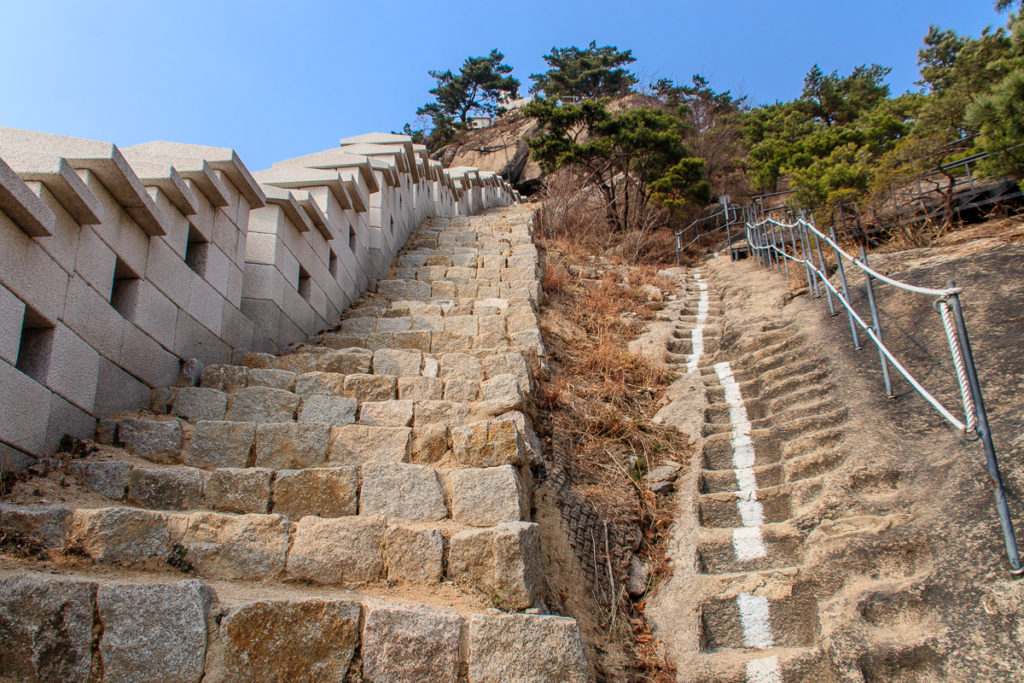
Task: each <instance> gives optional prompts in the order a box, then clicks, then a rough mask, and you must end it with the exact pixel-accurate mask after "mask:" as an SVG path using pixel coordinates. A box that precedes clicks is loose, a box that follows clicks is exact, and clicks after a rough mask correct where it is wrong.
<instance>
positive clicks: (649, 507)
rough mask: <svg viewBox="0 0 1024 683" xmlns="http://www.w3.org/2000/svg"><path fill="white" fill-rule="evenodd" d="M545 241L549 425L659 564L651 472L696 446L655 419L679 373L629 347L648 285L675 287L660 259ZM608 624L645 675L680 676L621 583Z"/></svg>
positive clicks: (661, 517)
mask: <svg viewBox="0 0 1024 683" xmlns="http://www.w3.org/2000/svg"><path fill="white" fill-rule="evenodd" d="M541 246H542V247H543V248H545V249H546V252H547V268H546V272H545V276H544V280H543V284H544V289H545V292H546V294H547V297H548V303H547V304H546V305H545V307H544V309H543V310H542V313H541V331H542V334H543V336H544V342H545V345H546V346H547V349H548V351H549V355H550V357H549V359H548V364H547V369H546V370H544V371H541V372H539V373H538V380H539V383H538V384H539V386H538V389H537V392H536V403H537V406H538V407H539V409H540V410H541V413H542V415H541V424H542V432H544V433H547V434H550V433H551V432H552V431H558V432H559V433H560V434H561V435H563V436H564V437H566V441H567V442H568V443H569V444H571V453H570V457H569V463H568V464H569V473H570V477H571V479H572V481H573V484H574V487H575V488H576V490H577V492H578V493H580V494H582V495H584V496H586V498H587V500H588V501H589V502H590V503H591V504H593V506H594V508H595V510H597V511H598V512H599V514H600V516H601V517H602V518H603V519H605V520H607V521H608V523H609V525H612V526H614V527H616V528H617V529H618V530H619V531H621V533H616V537H617V538H619V539H623V538H630V537H631V536H635V535H636V534H637V533H639V535H640V537H641V541H640V548H639V550H638V551H637V552H638V554H640V555H643V556H646V557H648V558H651V564H652V565H653V566H657V565H658V564H659V563H660V559H659V558H661V557H662V555H663V551H662V549H661V548H660V546H659V543H660V541H661V540H663V538H664V537H667V528H668V522H669V515H668V511H667V509H662V507H659V503H658V499H657V498H656V496H655V495H654V494H653V493H651V492H650V491H649V490H648V489H647V487H646V483H645V480H644V475H645V474H646V473H647V471H648V470H649V469H650V468H653V467H656V466H658V465H659V464H663V463H664V462H665V461H666V460H667V458H668V457H670V456H671V457H672V458H674V459H677V460H681V459H685V457H686V456H687V455H688V453H689V444H688V443H685V439H684V438H683V437H682V436H681V435H680V434H679V433H678V432H676V431H675V430H673V429H669V428H663V427H658V426H654V425H651V423H650V420H651V417H653V415H654V413H655V412H656V411H657V409H658V407H659V406H658V399H659V398H660V395H661V392H662V391H663V389H664V388H665V387H666V386H667V385H668V384H669V383H670V382H671V381H672V380H673V379H674V377H673V376H672V375H671V374H670V373H669V372H668V371H667V370H666V368H664V367H662V366H658V365H654V364H652V363H651V362H650V361H648V360H647V359H645V358H643V357H641V356H638V355H636V354H632V353H630V352H629V351H628V350H627V345H628V342H629V341H630V340H632V339H634V338H636V337H637V336H638V335H639V334H640V333H641V332H642V331H643V329H644V325H643V321H644V320H647V319H650V318H652V317H653V316H654V308H655V307H657V306H658V305H659V304H652V303H651V302H648V301H647V297H646V294H645V292H644V289H643V288H644V286H645V285H654V286H656V287H658V288H659V289H665V290H671V289H672V288H673V287H674V285H673V284H672V283H671V281H669V280H667V279H665V278H661V277H659V276H658V275H657V268H656V267H654V266H629V265H625V264H623V263H622V262H621V260H620V259H617V258H614V257H612V258H595V257H594V256H593V255H592V254H589V253H588V251H587V248H586V246H585V245H584V244H582V243H581V242H580V241H577V240H572V239H568V238H565V237H562V238H560V239H554V240H542V241H541ZM616 614H618V615H619V616H618V618H617V619H616V617H615V615H616ZM623 615H624V616H623ZM604 627H605V628H606V629H607V630H608V633H607V635H608V638H609V639H614V640H617V641H619V642H624V643H627V644H628V645H629V649H630V651H631V652H632V657H633V660H634V667H635V669H636V671H637V672H638V675H639V677H640V678H639V680H657V681H660V680H673V677H672V675H671V674H670V673H669V668H668V665H667V663H666V662H665V661H664V659H663V658H662V656H661V655H660V654H659V653H658V651H657V648H656V645H655V643H654V642H653V639H652V638H651V636H650V631H649V629H648V627H647V625H646V622H645V621H644V619H643V601H642V600H640V601H638V602H633V601H631V600H630V599H629V598H628V597H627V596H626V595H625V591H624V590H620V593H619V599H618V601H616V604H615V606H614V607H613V609H612V614H611V615H610V618H609V619H608V620H607V623H605V624H604Z"/></svg>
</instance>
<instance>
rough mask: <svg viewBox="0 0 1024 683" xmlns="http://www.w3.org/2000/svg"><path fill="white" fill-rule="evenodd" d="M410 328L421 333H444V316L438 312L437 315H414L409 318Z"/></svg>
mask: <svg viewBox="0 0 1024 683" xmlns="http://www.w3.org/2000/svg"><path fill="white" fill-rule="evenodd" d="M411 320H412V328H413V329H414V330H417V331H422V332H443V331H444V316H443V315H442V314H441V313H440V311H438V312H437V313H428V312H423V313H418V314H416V313H414V314H413V315H412V316H411Z"/></svg>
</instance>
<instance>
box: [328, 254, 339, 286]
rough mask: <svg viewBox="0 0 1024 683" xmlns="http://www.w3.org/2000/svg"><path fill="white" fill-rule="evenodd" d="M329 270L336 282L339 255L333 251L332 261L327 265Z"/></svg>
mask: <svg viewBox="0 0 1024 683" xmlns="http://www.w3.org/2000/svg"><path fill="white" fill-rule="evenodd" d="M327 270H329V271H330V272H331V277H333V278H334V279H335V280H337V279H338V255H337V254H335V253H334V250H333V249H331V259H330V261H329V262H328V263H327Z"/></svg>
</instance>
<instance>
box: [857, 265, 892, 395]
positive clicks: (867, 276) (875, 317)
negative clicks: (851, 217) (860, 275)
mask: <svg viewBox="0 0 1024 683" xmlns="http://www.w3.org/2000/svg"><path fill="white" fill-rule="evenodd" d="M860 260H861V261H863V262H864V265H868V252H867V251H866V250H865V249H864V246H863V245H862V246H861V248H860ZM864 287H865V289H866V290H867V294H868V306H870V307H871V327H872V329H874V331H875V337H876V338H877V339H878V343H879V344H881V343H882V317H881V316H880V315H879V314H878V306H877V304H876V303H875V289H874V287H873V286H872V285H871V273H868V272H865V273H864ZM878 359H879V360H880V361H881V362H882V380H883V381H884V382H885V397H886V398H895V395H894V394H893V393H892V379H891V378H890V377H889V363H888V361H886V360H885V354H884V353H882V349H878Z"/></svg>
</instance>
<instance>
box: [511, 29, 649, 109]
mask: <svg viewBox="0 0 1024 683" xmlns="http://www.w3.org/2000/svg"><path fill="white" fill-rule="evenodd" d="M543 59H544V61H545V62H547V65H548V66H550V67H551V68H550V69H548V70H547V71H545V72H544V73H542V74H533V75H532V76H530V80H531V81H533V82H534V83H533V85H532V86H531V87H530V92H531V93H534V94H539V93H543V94H544V96H545V97H546V98H547V99H549V100H552V101H554V100H567V99H569V98H577V99H591V100H592V99H597V98H600V97H615V96H617V95H624V94H626V93H628V92H629V90H630V88H631V87H632V86H633V85H634V84H635V83H636V82H637V81H636V77H635V76H634V75H633V74H632V73H630V72H629V71H628V70H626V69H624V68H623V67H624V66H625V65H627V64H632V63H633V62H635V61H636V60H635V59H634V58H633V51H632V50H625V51H619V49H618V48H617V47H615V46H613V45H605V46H603V47H598V46H597V43H595V42H594V41H590V45H588V46H587V47H586V48H585V49H583V50H581V49H580V48H578V47H576V46H575V45H574V46H572V47H553V48H551V52H549V53H548V54H546V55H544V57H543Z"/></svg>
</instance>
